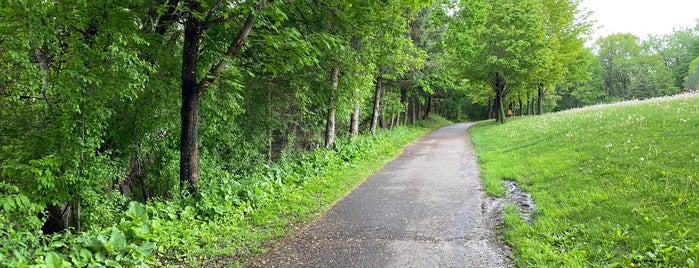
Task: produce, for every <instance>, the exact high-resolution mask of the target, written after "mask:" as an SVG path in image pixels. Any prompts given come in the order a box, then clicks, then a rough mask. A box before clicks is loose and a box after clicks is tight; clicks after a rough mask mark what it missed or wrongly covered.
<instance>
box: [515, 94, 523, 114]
mask: <svg viewBox="0 0 699 268" xmlns="http://www.w3.org/2000/svg"><path fill="white" fill-rule="evenodd" d="M518 101H519V116H524V114H523V110H522V109H523V108H522V106H523V104H522V98H521V97H520V98H519V100H518ZM515 115H517V113H515Z"/></svg>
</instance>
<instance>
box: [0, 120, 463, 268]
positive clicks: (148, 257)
mask: <svg viewBox="0 0 699 268" xmlns="http://www.w3.org/2000/svg"><path fill="white" fill-rule="evenodd" d="M450 123H451V122H449V121H447V120H445V119H443V118H440V117H434V118H430V119H429V120H426V121H421V123H420V124H419V125H418V126H412V127H403V126H400V127H396V128H394V129H392V130H380V131H379V132H378V133H377V134H376V136H374V137H372V136H361V137H359V138H358V139H357V140H355V141H353V142H350V141H349V140H342V141H338V143H337V146H336V147H335V148H334V149H319V150H316V151H313V152H309V153H306V154H303V155H299V156H290V157H287V158H284V159H282V160H280V161H279V162H278V163H275V164H272V165H267V166H264V167H262V168H260V169H259V170H257V171H256V172H254V173H252V174H251V175H250V176H248V177H246V178H231V176H233V175H231V174H226V173H225V172H222V173H219V174H218V175H219V176H218V177H217V178H216V179H213V180H210V181H207V184H205V185H202V186H201V197H200V198H199V199H198V201H197V200H195V199H192V198H185V199H183V200H182V201H180V202H173V201H165V200H155V201H151V202H148V203H147V204H141V203H138V202H131V203H129V204H128V207H127V209H126V212H125V213H124V214H123V215H121V216H120V217H119V218H117V219H115V221H116V222H119V223H118V224H115V225H112V226H105V227H103V228H94V229H92V230H90V231H88V232H82V233H77V234H74V233H70V232H67V233H62V234H58V235H46V236H44V235H40V234H37V233H33V232H22V231H19V232H17V231H13V230H15V229H17V227H19V226H18V225H22V224H29V223H23V222H10V221H7V220H8V218H14V217H13V216H17V215H13V214H12V212H14V211H17V212H22V210H21V209H19V208H24V207H23V206H24V205H25V203H24V201H22V199H23V198H18V199H17V200H16V202H15V200H2V201H3V204H5V206H6V207H5V212H9V214H3V218H0V227H2V228H0V236H1V237H3V239H2V242H0V257H2V259H0V264H1V265H2V266H5V267H24V266H26V265H28V264H31V263H36V264H38V265H39V266H41V267H71V266H72V267H76V266H77V267H83V266H86V265H88V266H89V265H106V266H109V267H121V266H126V267H132V266H143V267H147V266H196V267H200V266H207V267H212V266H224V267H231V266H242V265H244V263H245V262H246V261H250V260H251V258H254V257H255V256H256V255H257V254H258V253H261V252H263V251H264V247H269V246H271V243H273V242H274V240H273V239H274V238H278V237H280V236H282V235H284V234H287V233H290V232H293V231H295V230H297V229H298V228H301V227H303V226H304V225H305V224H306V223H307V222H308V221H309V220H311V219H313V218H315V217H317V216H318V215H319V214H320V213H321V212H323V211H325V210H326V209H327V208H328V207H329V206H330V205H332V204H333V203H334V202H335V201H337V200H339V199H340V198H342V197H343V196H344V195H345V194H346V193H347V192H349V191H350V190H352V189H353V188H354V187H355V186H356V185H357V184H358V183H360V182H361V181H363V180H364V179H366V178H367V177H368V176H369V175H371V173H373V172H374V171H376V170H377V169H378V168H380V167H381V166H383V165H384V164H385V163H386V162H388V161H390V160H391V159H393V158H394V157H395V156H396V155H397V154H398V153H399V152H400V150H401V149H402V148H403V147H404V146H405V145H407V144H408V143H410V142H412V141H413V140H415V139H417V138H418V137H420V136H422V135H424V134H425V133H427V132H429V131H431V130H433V129H436V128H439V127H442V126H445V125H448V124H450ZM195 201H196V202H195ZM26 204H30V203H26ZM8 206H14V207H8ZM25 227H26V226H25ZM37 237H39V238H40V239H42V240H45V242H46V243H40V241H37V240H36V239H37Z"/></svg>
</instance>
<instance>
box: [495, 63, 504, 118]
mask: <svg viewBox="0 0 699 268" xmlns="http://www.w3.org/2000/svg"><path fill="white" fill-rule="evenodd" d="M505 86H506V85H505V81H504V79H503V78H502V77H501V76H500V73H496V74H495V115H496V117H495V119H496V120H497V121H498V122H500V123H505V122H506V119H505V107H504V103H503V101H504V100H505V96H504V95H505Z"/></svg>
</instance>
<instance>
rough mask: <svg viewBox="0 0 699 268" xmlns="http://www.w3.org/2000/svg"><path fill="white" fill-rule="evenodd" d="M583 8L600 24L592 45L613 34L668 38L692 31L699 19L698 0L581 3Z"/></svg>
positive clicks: (594, 34)
mask: <svg viewBox="0 0 699 268" xmlns="http://www.w3.org/2000/svg"><path fill="white" fill-rule="evenodd" d="M581 7H584V8H587V10H590V11H593V12H594V13H593V14H592V18H591V19H592V20H596V21H597V22H596V23H595V28H596V30H595V32H594V33H593V35H592V39H593V40H592V42H594V40H597V38H599V37H601V36H607V35H610V34H614V33H632V34H634V35H636V36H638V37H640V38H642V39H645V38H646V37H647V36H648V35H649V34H652V35H665V34H669V33H672V31H673V29H674V28H678V29H679V28H687V27H693V26H695V25H697V22H696V19H698V18H699V0H635V1H634V0H582V3H581Z"/></svg>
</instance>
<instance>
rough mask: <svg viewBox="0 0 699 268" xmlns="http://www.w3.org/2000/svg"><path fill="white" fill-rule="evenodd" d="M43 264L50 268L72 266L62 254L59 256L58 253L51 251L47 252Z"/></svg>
mask: <svg viewBox="0 0 699 268" xmlns="http://www.w3.org/2000/svg"><path fill="white" fill-rule="evenodd" d="M41 266H42V267H50V268H63V267H70V263H68V262H67V261H65V260H63V258H61V256H59V255H58V254H57V253H55V252H49V253H48V254H46V257H45V258H44V263H43V265H41Z"/></svg>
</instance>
